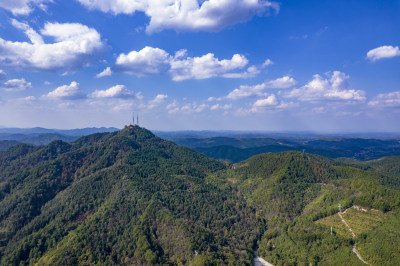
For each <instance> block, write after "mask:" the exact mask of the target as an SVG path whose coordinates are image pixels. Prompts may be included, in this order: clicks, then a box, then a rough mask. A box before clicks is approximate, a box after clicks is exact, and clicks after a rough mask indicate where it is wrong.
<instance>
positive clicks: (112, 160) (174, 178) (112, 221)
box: [0, 126, 260, 265]
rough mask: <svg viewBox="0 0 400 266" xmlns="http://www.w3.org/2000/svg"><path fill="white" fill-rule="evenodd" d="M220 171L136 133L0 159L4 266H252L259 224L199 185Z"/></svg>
mask: <svg viewBox="0 0 400 266" xmlns="http://www.w3.org/2000/svg"><path fill="white" fill-rule="evenodd" d="M223 169H225V165H223V164H222V163H220V162H218V161H215V160H213V159H209V158H207V157H205V156H204V155H201V154H199V153H197V152H195V151H192V150H190V149H188V148H184V147H181V146H178V145H175V144H173V143H171V142H169V141H164V140H162V139H160V138H158V137H155V136H154V135H153V134H152V133H151V132H149V131H147V130H145V129H142V128H139V127H137V126H135V127H127V128H125V129H124V130H122V131H120V132H114V133H104V134H94V135H90V136H86V137H82V138H80V139H79V140H77V141H75V142H73V143H72V144H68V143H65V142H62V141H55V142H52V143H51V144H49V145H48V146H44V147H32V146H27V145H24V144H21V145H17V146H15V147H13V148H11V149H10V150H8V151H7V152H2V153H0V173H1V188H0V197H1V203H0V232H1V233H0V234H1V235H0V239H1V249H0V251H1V264H2V265H9V264H14V265H17V264H18V265H24V264H32V263H39V264H47V265H54V264H57V265H70V264H97V263H105V264H154V263H167V264H171V263H172V264H179V263H188V262H199V263H201V262H202V261H206V260H207V261H209V262H212V263H215V264H222V263H233V262H243V263H247V264H249V263H251V260H252V257H253V251H252V250H253V247H254V243H255V241H256V239H257V238H258V237H259V236H260V229H259V227H258V219H257V218H256V216H255V212H254V211H252V209H251V208H249V207H247V205H246V202H245V201H244V200H243V199H242V198H240V197H239V196H238V195H236V194H235V193H232V191H231V190H230V188H229V187H226V188H221V187H217V186H215V185H212V184H208V183H207V182H206V176H207V174H209V173H211V172H215V171H218V170H223ZM196 254H198V255H197V256H195V255H196Z"/></svg>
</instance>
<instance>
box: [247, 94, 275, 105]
mask: <svg viewBox="0 0 400 266" xmlns="http://www.w3.org/2000/svg"><path fill="white" fill-rule="evenodd" d="M277 104H278V100H277V99H276V96H275V95H274V94H271V95H270V96H268V97H267V98H265V99H259V100H257V101H256V102H255V103H254V104H253V107H255V108H260V107H267V106H271V105H277Z"/></svg>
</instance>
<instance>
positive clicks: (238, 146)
mask: <svg viewBox="0 0 400 266" xmlns="http://www.w3.org/2000/svg"><path fill="white" fill-rule="evenodd" d="M174 141H175V142H176V143H178V144H180V145H183V146H187V147H190V148H192V149H195V150H197V151H198V152H201V153H203V154H205V155H207V156H210V157H212V158H215V159H218V160H223V161H228V162H233V163H236V162H240V161H242V160H245V159H247V158H249V157H251V156H253V155H256V154H260V153H266V152H282V151H289V150H292V151H305V152H307V153H313V154H319V155H322V156H326V157H330V158H339V157H347V158H353V159H357V160H372V159H378V158H381V157H384V156H394V155H400V142H399V140H378V139H359V138H357V139H347V138H334V139H329V138H321V139H316V140H309V141H296V140H288V139H271V138H229V137H213V138H178V139H174Z"/></svg>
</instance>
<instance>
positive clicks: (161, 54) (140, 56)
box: [115, 46, 170, 77]
mask: <svg viewBox="0 0 400 266" xmlns="http://www.w3.org/2000/svg"><path fill="white" fill-rule="evenodd" d="M169 62H170V55H169V54H168V53H167V52H165V51H164V50H162V49H160V48H153V47H149V46H146V47H145V48H143V49H142V50H140V51H132V52H130V53H128V54H120V55H119V56H118V58H117V61H116V63H115V66H116V69H118V70H120V71H123V72H125V73H128V74H131V75H136V76H139V77H140V76H145V75H151V74H159V73H161V72H163V71H165V70H166V69H167V68H168V65H169Z"/></svg>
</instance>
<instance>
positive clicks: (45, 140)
mask: <svg viewBox="0 0 400 266" xmlns="http://www.w3.org/2000/svg"><path fill="white" fill-rule="evenodd" d="M117 130H119V129H118V128H113V127H109V128H106V127H101V128H95V127H92V128H81V129H67V130H64V129H47V128H41V127H35V128H0V151H1V150H6V149H8V148H10V147H12V146H14V145H16V144H18V143H26V144H32V145H47V144H49V143H50V142H52V141H54V140H62V141H65V142H71V141H74V140H76V139H78V138H79V137H82V136H86V135H90V134H94V133H101V132H113V131H117Z"/></svg>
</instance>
